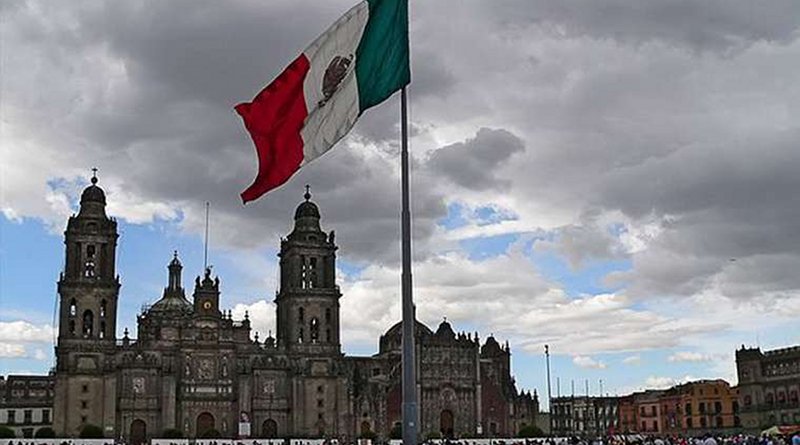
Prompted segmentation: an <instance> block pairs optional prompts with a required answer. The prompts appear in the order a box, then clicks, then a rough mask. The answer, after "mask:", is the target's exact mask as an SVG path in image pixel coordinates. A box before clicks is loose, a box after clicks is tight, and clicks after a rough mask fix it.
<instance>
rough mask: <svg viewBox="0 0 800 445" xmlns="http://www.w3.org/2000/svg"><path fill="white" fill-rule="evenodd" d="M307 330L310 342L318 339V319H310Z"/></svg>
mask: <svg viewBox="0 0 800 445" xmlns="http://www.w3.org/2000/svg"><path fill="white" fill-rule="evenodd" d="M308 331H309V333H310V335H311V343H316V342H317V340H319V320H317V317H313V318H312V319H311V322H310V323H309V328H308Z"/></svg>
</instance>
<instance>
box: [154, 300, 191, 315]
mask: <svg viewBox="0 0 800 445" xmlns="http://www.w3.org/2000/svg"><path fill="white" fill-rule="evenodd" d="M149 312H150V313H152V314H167V313H170V314H173V313H179V314H180V313H190V312H192V304H191V303H189V302H188V301H187V300H186V299H185V298H184V297H181V296H165V297H163V298H161V299H160V300H158V301H156V302H155V303H154V304H153V305H152V306H150V310H149Z"/></svg>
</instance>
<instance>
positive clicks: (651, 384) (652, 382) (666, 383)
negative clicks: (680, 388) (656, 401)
mask: <svg viewBox="0 0 800 445" xmlns="http://www.w3.org/2000/svg"><path fill="white" fill-rule="evenodd" d="M694 380H697V378H695V377H692V376H690V375H686V376H683V377H678V378H675V377H658V376H650V377H647V379H645V381H644V385H645V389H667V388H671V387H673V386H675V385H679V384H681V383H686V382H691V381H694Z"/></svg>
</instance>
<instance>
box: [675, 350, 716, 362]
mask: <svg viewBox="0 0 800 445" xmlns="http://www.w3.org/2000/svg"><path fill="white" fill-rule="evenodd" d="M714 360H715V357H714V356H712V355H710V354H701V353H699V352H691V351H679V352H676V353H674V354H672V355H670V356H669V357H667V361H669V362H672V363H676V362H677V363H680V362H695V363H697V362H711V361H714Z"/></svg>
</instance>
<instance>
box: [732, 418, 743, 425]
mask: <svg viewBox="0 0 800 445" xmlns="http://www.w3.org/2000/svg"><path fill="white" fill-rule="evenodd" d="M733 426H735V427H737V428H738V427H740V426H742V421H741V419H739V416H733Z"/></svg>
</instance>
